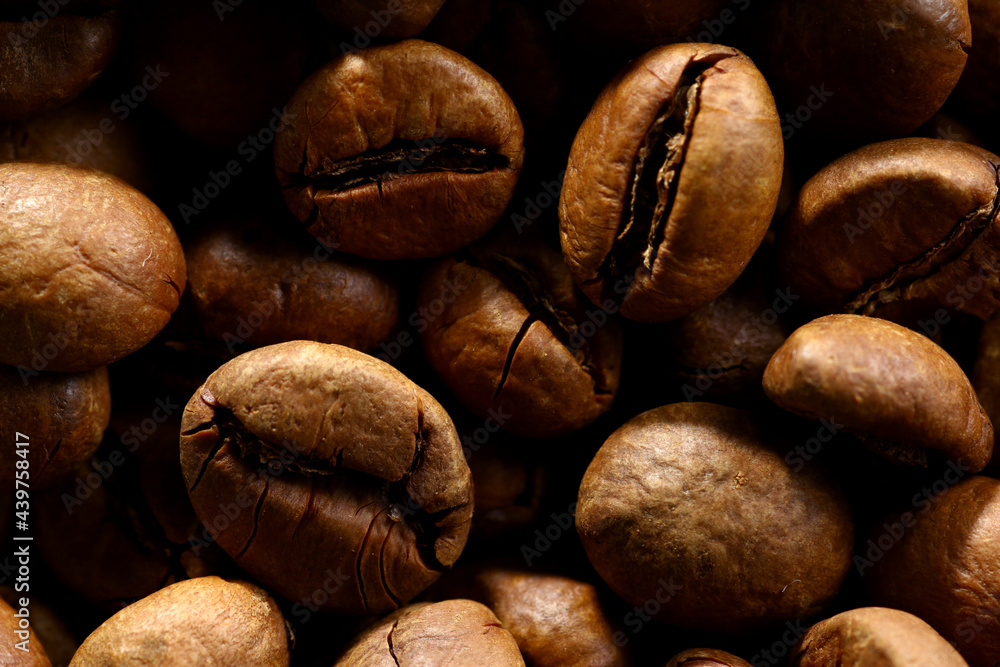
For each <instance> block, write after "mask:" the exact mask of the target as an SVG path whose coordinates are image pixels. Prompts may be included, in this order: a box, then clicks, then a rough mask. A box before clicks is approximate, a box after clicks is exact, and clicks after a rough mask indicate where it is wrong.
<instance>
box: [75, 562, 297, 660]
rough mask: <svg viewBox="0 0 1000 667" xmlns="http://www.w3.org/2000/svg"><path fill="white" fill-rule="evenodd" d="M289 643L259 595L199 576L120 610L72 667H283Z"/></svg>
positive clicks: (247, 586)
mask: <svg viewBox="0 0 1000 667" xmlns="http://www.w3.org/2000/svg"><path fill="white" fill-rule="evenodd" d="M290 640H291V638H290V637H289V636H288V634H287V630H286V628H285V620H284V618H283V617H282V615H281V610H280V609H279V608H278V603H277V602H275V601H274V599H273V598H271V596H270V595H268V594H267V591H265V590H264V589H263V588H260V587H259V586H256V585H254V584H251V583H247V582H245V581H226V580H225V579H220V578H219V577H202V578H201V579H191V580H189V581H182V582H179V583H176V584H173V585H171V586H167V587H166V588H163V589H161V590H159V591H157V592H156V593H153V594H152V595H150V596H148V597H145V598H143V599H141V600H139V601H138V602H135V603H133V604H131V605H129V606H128V607H126V608H125V609H122V610H121V611H120V612H118V613H117V614H115V615H114V616H112V617H111V618H109V619H108V620H107V621H105V622H104V623H103V624H102V625H101V626H100V627H99V628H97V629H96V630H94V632H93V633H91V635H90V636H89V637H87V639H86V640H85V641H84V642H83V644H82V645H81V646H80V650H79V651H77V652H76V655H74V656H73V661H72V662H71V663H70V665H71V666H72V667H91V666H97V665H124V664H147V665H162V666H163V667H180V666H181V665H191V664H217V665H236V664H252V665H260V666H261V667H283V666H287V665H288V663H289V651H290V644H291V641H290Z"/></svg>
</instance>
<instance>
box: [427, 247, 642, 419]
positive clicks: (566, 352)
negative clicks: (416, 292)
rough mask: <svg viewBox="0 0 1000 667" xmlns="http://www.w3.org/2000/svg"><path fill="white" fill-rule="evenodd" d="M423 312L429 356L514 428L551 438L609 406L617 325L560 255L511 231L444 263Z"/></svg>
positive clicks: (485, 409) (473, 399)
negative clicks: (590, 300) (586, 294)
mask: <svg viewBox="0 0 1000 667" xmlns="http://www.w3.org/2000/svg"><path fill="white" fill-rule="evenodd" d="M419 303H420V307H419V311H418V312H420V313H424V314H426V318H425V319H426V322H427V325H426V328H425V330H424V331H423V332H422V334H421V341H422V342H423V345H424V352H425V354H426V355H427V359H428V361H430V363H431V365H432V366H433V367H434V369H435V370H436V371H437V372H438V374H439V375H440V376H441V377H442V378H443V379H444V381H445V382H446V383H448V386H449V387H451V389H452V390H453V391H454V392H455V395H456V397H457V398H458V399H459V400H460V401H462V403H463V404H465V406H466V407H468V408H469V409H470V410H472V411H473V412H475V413H477V414H478V415H480V416H481V417H483V418H484V419H485V418H493V419H494V420H495V421H497V422H498V425H499V426H500V427H501V428H503V429H505V430H507V431H509V432H511V433H516V434H518V435H524V436H529V437H551V436H555V435H564V434H566V433H571V432H573V431H575V430H577V429H579V428H582V427H583V426H586V425H587V424H589V423H591V422H592V421H594V419H596V418H597V417H598V416H600V415H601V414H602V413H604V412H606V411H607V410H608V409H609V408H610V407H611V402H612V400H613V399H614V395H615V391H616V390H617V388H618V377H619V373H620V371H621V347H622V342H621V333H620V331H619V329H618V323H617V322H616V321H615V319H614V315H613V313H614V312H615V311H616V310H617V308H616V307H615V304H614V303H613V302H609V305H610V306H611V308H610V309H601V308H592V307H590V308H588V304H587V302H586V299H584V298H583V295H582V294H580V293H579V292H578V291H577V290H576V287H575V286H574V284H573V279H572V277H571V276H570V273H569V271H568V270H567V268H566V265H565V264H564V263H563V261H562V258H561V257H560V255H559V253H558V252H557V251H555V250H552V249H550V248H549V247H548V246H546V245H544V244H543V243H542V242H540V241H537V240H534V239H530V238H528V237H517V236H514V235H513V234H508V235H501V236H499V237H496V238H494V239H491V240H490V242H488V243H485V244H482V245H478V246H476V247H474V248H470V249H469V251H468V252H467V253H464V254H462V255H461V256H459V257H452V258H448V259H445V260H443V261H441V262H440V263H439V264H437V265H436V266H435V267H434V268H432V269H431V270H430V272H429V273H428V274H427V275H426V276H425V278H424V281H423V284H422V285H421V288H420V296H419Z"/></svg>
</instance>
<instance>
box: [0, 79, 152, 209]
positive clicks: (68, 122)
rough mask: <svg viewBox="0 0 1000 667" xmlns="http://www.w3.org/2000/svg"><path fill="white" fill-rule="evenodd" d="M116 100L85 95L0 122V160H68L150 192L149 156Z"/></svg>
mask: <svg viewBox="0 0 1000 667" xmlns="http://www.w3.org/2000/svg"><path fill="white" fill-rule="evenodd" d="M115 104H116V102H113V101H111V100H107V99H104V98H102V97H98V96H93V95H84V96H83V97H81V98H79V99H77V100H75V101H73V102H72V103H70V104H67V105H66V106H63V107H59V108H58V109H54V110H52V111H49V112H47V113H44V114H41V115H39V116H33V117H31V118H28V119H26V120H21V121H12V122H9V123H2V124H0V162H14V161H20V162H71V163H73V164H79V165H86V166H89V167H93V168H95V169H99V170H101V171H103V172H106V173H108V174H111V175H112V176H117V177H118V178H120V179H122V180H123V181H125V182H126V183H128V184H129V185H131V186H132V187H134V188H136V189H137V190H139V191H140V192H143V193H148V192H150V190H152V187H153V186H152V181H151V175H150V165H149V156H148V155H147V153H146V150H145V146H144V144H143V139H142V137H141V136H140V133H139V128H138V127H137V125H136V124H135V123H134V122H133V121H128V122H125V121H122V120H121V119H120V116H119V115H117V114H115V111H114V110H115V109H118V107H117V106H115Z"/></svg>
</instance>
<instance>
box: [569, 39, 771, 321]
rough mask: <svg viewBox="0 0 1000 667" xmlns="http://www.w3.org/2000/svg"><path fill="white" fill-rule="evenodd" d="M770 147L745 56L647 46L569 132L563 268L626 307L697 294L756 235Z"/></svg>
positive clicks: (763, 222)
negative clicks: (649, 48) (571, 139)
mask: <svg viewBox="0 0 1000 667" xmlns="http://www.w3.org/2000/svg"><path fill="white" fill-rule="evenodd" d="M782 159H783V148H782V142H781V128H780V126H779V122H778V114H777V111H776V110H775V108H774V100H773V99H772V97H771V93H770V91H769V90H768V88H767V83H765V81H764V78H763V77H762V76H761V75H760V73H759V72H758V71H757V69H756V68H755V67H754V66H753V63H752V62H750V60H749V59H748V58H747V57H746V56H744V55H743V54H742V53H740V52H739V51H737V50H736V49H731V48H728V47H724V46H713V45H711V44H674V45H671V46H664V47H661V48H658V49H654V50H653V51H650V52H649V53H647V54H646V55H644V56H643V57H641V58H639V59H638V60H636V61H635V62H634V63H632V64H631V65H629V66H628V67H627V68H626V69H625V70H624V71H623V72H622V73H620V74H619V75H618V76H617V77H616V78H615V79H614V80H613V81H612V82H611V83H610V84H608V86H607V87H606V88H605V89H604V91H603V92H602V93H601V95H600V97H599V98H598V100H597V102H596V103H595V104H594V107H593V108H592V109H591V111H590V115H589V116H587V119H586V120H585V121H584V123H583V125H582V126H581V127H580V130H579V132H578V133H577V135H576V140H575V141H574V142H573V148H572V151H571V152H570V156H569V164H568V166H567V168H566V177H565V181H564V184H563V189H562V194H561V196H560V199H559V220H560V235H561V238H562V249H563V254H564V255H565V257H566V263H567V264H568V265H569V268H570V271H571V272H572V273H573V277H574V279H575V280H576V281H577V283H578V284H579V285H580V287H581V288H582V289H583V291H584V292H585V293H586V294H587V296H588V297H590V299H591V301H593V302H594V303H596V304H600V303H602V302H604V301H605V300H606V299H609V298H610V299H613V300H614V301H616V302H619V303H621V312H622V315H624V316H625V317H628V318H630V319H634V320H641V321H646V322H653V321H666V320H671V319H675V318H678V317H682V316H684V315H687V314H688V313H690V312H692V311H694V310H695V309H697V308H699V307H700V306H703V305H705V304H706V303H708V302H709V301H711V300H712V299H714V298H715V297H717V296H719V295H720V294H722V293H723V292H724V291H725V290H726V288H727V287H729V285H731V284H732V283H733V282H734V281H735V280H736V278H737V276H739V275H740V273H741V272H742V271H743V269H744V267H745V266H746V264H747V262H748V261H749V260H750V257H751V256H752V255H753V253H754V251H755V250H756V249H757V246H758V245H760V242H761V240H762V239H763V238H764V233H765V232H766V231H767V226H768V224H769V223H770V221H771V217H772V216H773V214H774V210H775V207H776V205H777V201H778V191H779V188H780V186H781V173H782Z"/></svg>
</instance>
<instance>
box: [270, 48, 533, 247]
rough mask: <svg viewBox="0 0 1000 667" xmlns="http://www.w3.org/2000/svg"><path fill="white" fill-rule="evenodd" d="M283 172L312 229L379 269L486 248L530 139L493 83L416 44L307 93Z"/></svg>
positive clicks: (289, 130)
mask: <svg viewBox="0 0 1000 667" xmlns="http://www.w3.org/2000/svg"><path fill="white" fill-rule="evenodd" d="M285 117H286V120H287V127H286V128H285V129H284V130H283V131H282V132H281V133H279V134H278V138H277V141H276V143H275V152H274V163H275V169H276V171H277V174H278V181H279V182H280V184H281V186H282V188H283V192H284V196H285V202H286V203H287V204H288V207H289V208H290V209H291V211H292V213H294V214H295V216H296V217H297V218H298V219H299V220H301V221H302V222H304V223H305V224H306V226H307V227H308V229H309V230H310V231H311V232H313V233H314V234H316V235H317V236H320V237H328V238H332V239H333V240H335V241H336V242H337V243H338V244H339V247H340V248H341V249H342V250H343V251H344V252H349V253H352V254H356V255H361V256H363V257H370V258H374V259H400V258H414V257H433V256H436V255H443V254H446V253H449V252H453V251H455V250H458V249H459V248H461V247H463V246H465V245H468V244H469V243H471V242H472V241H474V240H476V239H477V238H479V237H480V236H482V235H483V234H484V233H485V232H486V231H487V230H489V228H490V227H492V226H493V224H494V223H495V222H496V221H497V219H498V218H499V217H500V215H501V214H502V213H503V210H504V208H505V207H506V206H507V203H508V202H509V201H510V198H511V196H512V194H513V190H514V185H515V183H516V182H517V176H518V173H519V172H520V170H521V163H522V160H523V152H522V140H523V130H522V127H521V121H520V119H519V118H518V116H517V111H516V110H515V109H514V105H513V103H511V101H510V98H509V97H507V94H506V93H504V91H503V89H502V88H500V85H499V84H498V83H497V82H496V81H495V80H494V79H493V77H491V76H490V75H489V74H487V73H486V72H484V71H483V70H481V69H480V68H479V67H477V66H476V65H474V64H472V63H471V62H470V61H468V60H466V59H465V58H464V57H462V56H460V55H458V54H457V53H454V52H453V51H449V50H448V49H446V48H444V47H442V46H438V45H436V44H431V43H429V42H422V41H419V40H409V41H405V42H400V43H398V44H392V45H390V46H382V47H377V48H371V49H366V50H364V51H359V52H356V53H350V54H347V55H344V56H343V57H341V58H337V59H336V60H333V61H332V62H330V63H329V64H327V65H326V66H324V67H322V68H321V69H320V70H318V71H317V72H315V73H314V74H313V75H312V76H310V77H309V78H308V79H306V80H305V82H304V83H303V84H302V85H301V86H299V88H298V90H296V91H295V95H293V96H292V99H291V101H290V102H289V103H288V109H287V112H286V116H285Z"/></svg>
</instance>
